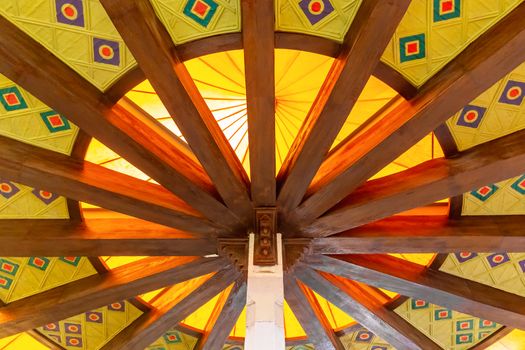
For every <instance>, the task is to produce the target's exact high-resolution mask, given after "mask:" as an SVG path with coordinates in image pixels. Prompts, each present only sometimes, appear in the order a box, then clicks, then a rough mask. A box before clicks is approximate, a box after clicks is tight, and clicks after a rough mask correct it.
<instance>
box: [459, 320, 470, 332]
mask: <svg viewBox="0 0 525 350" xmlns="http://www.w3.org/2000/svg"><path fill="white" fill-rule="evenodd" d="M472 329H474V320H465V321H457V322H456V331H458V332H462V331H470V330H472Z"/></svg>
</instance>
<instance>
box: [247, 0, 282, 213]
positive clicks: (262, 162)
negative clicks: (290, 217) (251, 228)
mask: <svg viewBox="0 0 525 350" xmlns="http://www.w3.org/2000/svg"><path fill="white" fill-rule="evenodd" d="M241 5H242V11H241V12H242V36H243V47H244V70H245V78H246V103H247V106H248V137H249V141H250V145H249V146H250V169H251V170H250V174H251V193H252V200H253V203H254V205H255V206H256V207H273V206H275V200H276V195H277V194H276V185H275V53H274V49H275V39H274V26H275V24H274V23H275V21H274V1H273V0H242V1H241Z"/></svg>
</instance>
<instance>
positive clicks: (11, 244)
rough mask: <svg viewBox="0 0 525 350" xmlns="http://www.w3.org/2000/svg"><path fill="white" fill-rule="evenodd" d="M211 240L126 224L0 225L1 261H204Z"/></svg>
mask: <svg viewBox="0 0 525 350" xmlns="http://www.w3.org/2000/svg"><path fill="white" fill-rule="evenodd" d="M210 254H217V239H216V238H214V237H212V234H211V233H210V234H195V233H191V232H186V231H180V230H177V229H173V228H169V227H166V226H162V225H158V224H154V223H150V222H147V221H142V220H138V219H134V218H130V219H86V220H85V221H83V222H71V221H70V220H0V256H22V257H23V256H109V255H115V256H205V255H210Z"/></svg>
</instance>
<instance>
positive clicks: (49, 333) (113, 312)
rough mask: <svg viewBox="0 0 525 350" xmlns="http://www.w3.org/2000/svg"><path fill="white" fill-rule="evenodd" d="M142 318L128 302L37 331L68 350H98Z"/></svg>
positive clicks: (52, 324)
mask: <svg viewBox="0 0 525 350" xmlns="http://www.w3.org/2000/svg"><path fill="white" fill-rule="evenodd" d="M140 315H142V311H140V310H139V309H137V308H136V307H135V306H133V305H132V304H131V303H129V302H128V301H123V302H116V303H114V304H111V305H108V306H106V307H101V308H99V309H96V310H92V311H89V312H86V313H83V314H80V315H77V316H74V317H71V318H68V319H67V320H63V321H60V322H56V323H50V324H47V325H45V326H44V327H41V328H38V331H39V332H40V333H42V334H43V335H44V336H46V337H47V338H49V339H51V340H52V341H54V342H55V343H57V344H60V345H61V346H63V347H64V348H65V349H67V350H79V349H81V350H98V349H100V348H101V347H102V346H104V345H105V344H106V343H107V342H108V341H109V340H111V339H112V338H113V337H114V336H115V335H117V334H118V333H119V332H121V331H122V330H123V329H124V328H126V327H127V326H128V325H130V324H131V323H132V322H133V321H134V320H136V319H137V318H138V317H140Z"/></svg>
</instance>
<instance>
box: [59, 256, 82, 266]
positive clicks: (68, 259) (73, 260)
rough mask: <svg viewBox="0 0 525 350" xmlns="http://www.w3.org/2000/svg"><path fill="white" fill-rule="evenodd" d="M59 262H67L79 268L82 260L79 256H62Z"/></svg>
mask: <svg viewBox="0 0 525 350" xmlns="http://www.w3.org/2000/svg"><path fill="white" fill-rule="evenodd" d="M59 260H60V261H62V262H65V263H66V264H69V265H72V266H75V267H77V266H78V264H79V263H80V261H81V260H82V258H81V257H79V256H62V257H60V258H59Z"/></svg>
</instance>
